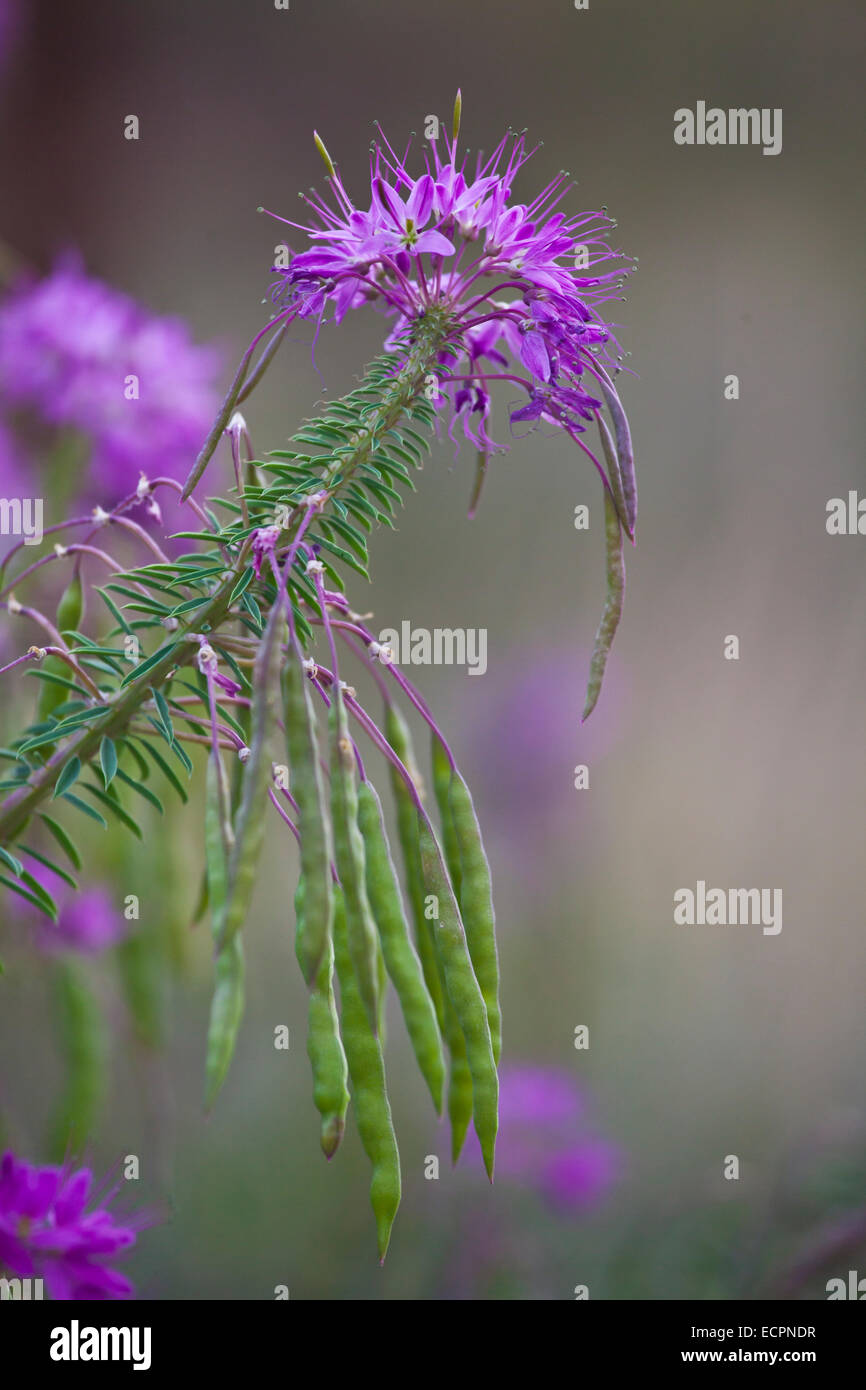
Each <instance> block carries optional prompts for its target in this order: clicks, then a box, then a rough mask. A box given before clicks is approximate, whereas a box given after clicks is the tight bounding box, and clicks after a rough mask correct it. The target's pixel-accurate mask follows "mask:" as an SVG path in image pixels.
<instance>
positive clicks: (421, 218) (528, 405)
mask: <svg viewBox="0 0 866 1390" xmlns="http://www.w3.org/2000/svg"><path fill="white" fill-rule="evenodd" d="M531 153H532V151H527V149H526V144H525V138H524V136H522V135H517V136H506V137H505V139H503V140H502V141H501V142H500V144H499V145H498V146H497V148H496V149H495V150H494V152H493V154H492V155H491V156H490V158H489V159H487V160H486V161H485V160H483V158H482V157H481V156H479V157H478V160H477V164H476V168H475V171H474V173H471V172H467V169H466V158H465V157H464V159H463V160H462V162H460V161H458V155H457V142H456V136H455V138H454V139H453V140H451V141H450V142H449V141H448V140H446V141H445V150H444V152H443V151H441V150H440V148H439V144H438V142H437V141H435V140H434V141H432V142H430V143H429V144H428V146H427V149H426V152H425V155H424V161H425V163H426V166H427V167H426V171H422V172H420V173H418V174H415V173H413V172H411V171H410V169H409V167H408V165H407V162H406V159H407V156H404V157H403V159H401V158H400V157H399V156H398V155H397V154H396V153H395V151H394V150H393V149H392V147H391V146H390V144H388V142H387V141H386V140H385V139H384V138H383V139H382V140H381V141H380V142H378V143H377V144H376V145H375V147H374V153H373V158H372V161H371V170H370V202H369V206H367V207H364V206H362V207H360V208H359V207H356V206H355V204H354V202H353V201H352V198H351V197H350V195H349V193H348V191H347V190H346V188H345V186H344V185H343V182H342V180H341V178H340V175H339V173H338V172H336V170H334V169H333V166H332V165H330V164H329V170H330V171H331V177H330V186H331V194H332V198H331V200H330V201H326V200H325V199H324V198H322V197H320V196H318V195H315V194H314V195H312V196H311V197H309V198H307V200H306V201H307V204H308V206H309V208H310V209H311V211H312V219H311V221H310V222H309V223H307V224H300V223H294V222H290V223H288V225H290V226H295V227H298V228H299V230H300V231H301V232H303V233H304V234H305V236H306V237H307V239H308V242H312V243H313V249H312V250H309V249H306V250H300V251H299V253H298V254H297V255H295V257H294V259H293V260H292V261H291V262H290V264H289V266H288V267H287V268H286V269H285V270H282V269H281V270H280V275H281V279H280V280H279V281H278V282H277V284H276V286H275V287H274V299H275V300H276V301H277V302H278V303H280V304H282V305H283V306H284V312H285V313H286V316H287V317H289V318H302V319H317V320H321V319H323V318H324V316H325V314H326V312H327V311H328V309H329V308H330V309H331V311H332V312H333V317H334V318H335V320H336V321H338V322H339V321H340V320H341V319H342V317H343V316H344V314H345V313H346V312H347V311H348V310H349V309H351V308H360V307H361V306H363V305H366V304H370V303H373V304H376V305H378V307H379V308H380V309H381V310H382V311H383V312H384V313H385V314H386V316H388V317H389V318H391V319H392V320H393V327H392V330H391V332H390V334H389V335H388V338H387V340H386V348H387V349H388V350H389V351H399V350H400V349H401V348H404V347H405V344H406V341H407V338H409V337H411V335H412V333H413V331H414V330H415V329H416V328H417V326H418V324H419V322H420V321H421V320H422V319H424V318H426V317H428V316H432V317H433V318H434V319H435V321H436V322H437V323H438V324H440V325H444V327H445V330H446V333H447V342H448V350H443V353H442V355H441V358H440V361H441V364H442V369H443V370H442V373H441V377H442V391H441V393H440V396H439V400H438V402H437V404H438V405H439V406H440V407H441V406H442V404H443V403H444V404H446V405H450V407H451V412H452V420H451V424H450V427H449V434H450V435H451V437H452V438H453V433H452V431H453V429H454V426H455V424H456V423H458V422H459V423H461V424H462V426H463V431H464V434H465V436H466V438H467V439H468V440H469V441H470V442H471V443H472V444H473V445H474V446H475V447H476V448H478V449H480V450H481V451H482V452H483V453H485V454H489V453H491V452H493V451H494V450H496V449H497V448H498V447H499V446H498V445H496V444H494V442H493V440H492V439H491V438H490V436H489V434H488V433H487V428H486V423H485V422H486V419H487V416H488V414H489V410H490V394H489V389H488V383H489V382H490V381H492V380H495V379H501V380H505V381H509V382H512V383H514V384H516V385H517V386H518V387H521V388H522V389H523V390H524V391H525V392H526V400H525V401H520V402H518V403H516V405H515V406H514V409H513V411H512V414H511V420H512V421H513V422H515V421H516V422H520V421H530V422H532V423H534V424H535V423H540V422H542V421H546V422H547V423H549V424H553V425H555V426H557V427H558V428H560V429H562V430H564V431H565V432H566V433H567V434H569V435H570V436H572V437H573V438H574V437H576V436H578V435H580V434H582V433H583V432H584V431H585V429H586V422H587V421H592V420H593V418H594V412H596V411H597V410H599V409H600V407H601V403H602V398H603V399H604V400H605V402H606V403H607V404H608V405H609V406H610V402H611V400H613V401H614V402H616V392H615V389H614V387H613V385H612V383H611V381H610V378H609V376H608V374H607V370H606V366H609V367H611V368H612V370H613V371H614V372H616V371H618V370H619V366H618V361H619V358H618V357H617V358H615V359H614V358H611V357H610V356H609V355H608V354H609V346H608V345H610V344H612V345H614V346H616V344H615V339H614V336H613V331H612V328H611V326H610V324H608V323H607V322H606V321H605V319H604V318H603V317H602V315H601V313H600V312H599V311H600V308H601V306H603V305H604V303H605V302H606V301H607V300H609V299H611V298H613V297H614V296H615V295H616V294H617V292H618V290H619V289H620V288H621V285H622V281H623V277H624V276H625V275H627V274H629V273H630V270H631V267H630V266H629V265H624V264H623V261H624V258H623V256H622V253H621V252H619V251H613V250H611V248H610V246H609V245H608V241H607V237H608V234H609V232H610V230H611V229H612V228H613V226H614V225H615V224H614V223H613V222H612V221H611V220H610V218H609V217H608V216H607V214H606V212H604V211H602V212H598V213H595V212H592V213H580V214H577V215H569V214H566V213H565V212H563V211H560V210H558V205H559V204H560V203H561V202H562V200H563V198H564V197H565V196H566V194H567V193H568V191H569V189H570V187H571V185H570V184H569V183H568V181H567V176H566V175H565V174H558V175H557V176H556V178H554V179H553V180H552V181H551V182H550V183H549V184H548V185H547V187H546V188H544V189H542V191H541V192H540V193H539V194H538V195H537V196H536V197H535V198H533V199H532V201H531V202H529V203H525V204H524V203H518V202H516V201H515V200H514V198H513V193H512V188H513V184H514V182H515V179H516V177H517V175H518V173H519V171H520V170H521V168H522V166H523V165H524V164H525V163H526V161H527V159H529V157H530V155H531ZM407 155H408V151H407ZM281 220H283V221H285V220H286V219H281ZM503 296H505V297H503ZM455 352H456V353H457V357H456V360H455ZM502 368H506V370H504V371H503V370H502ZM583 378H586V379H588V380H589V383H590V387H591V388H593V387H595V385H596V384H598V386H599V389H598V391H594V390H593V389H590V390H587V389H586V387H585V386H584V385H583V381H582V379H583ZM617 404H618V402H617ZM584 447H585V446H584ZM587 452H589V451H588V450H587ZM590 458H591V459H592V461H593V463H594V464H595V466H596V468H597V469H598V471H599V472H600V473H601V474H602V475H604V467H603V465H602V464H601V463H600V462H599V460H598V459H596V458H595V456H594V455H592V454H590ZM626 521H627V529H628V531H629V534H630V535H632V534H633V529H634V519H633V517H629V518H627V519H626Z"/></svg>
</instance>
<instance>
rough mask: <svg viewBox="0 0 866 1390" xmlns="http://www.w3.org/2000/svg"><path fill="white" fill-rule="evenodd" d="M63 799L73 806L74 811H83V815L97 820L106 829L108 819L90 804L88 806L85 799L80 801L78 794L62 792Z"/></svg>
mask: <svg viewBox="0 0 866 1390" xmlns="http://www.w3.org/2000/svg"><path fill="white" fill-rule="evenodd" d="M63 800H64V801H68V802H69V804H70V806H74V807H75V809H76V811H83V812H84V814H85V816H90V819H91V820H95V821H97V822H98V823H99V824H100V825H101V826H102V828H103V830H107V829H108V821H107V820H106V819H105V817H104V816H101V815H100V814H99V812H98V811H95V810H94V809H93V807H92V806H88V804H87V802H86V801H82V800H81V797H80V796H75V795H74V794H73V793H72V792H64V793H63Z"/></svg>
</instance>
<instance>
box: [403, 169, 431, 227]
mask: <svg viewBox="0 0 866 1390" xmlns="http://www.w3.org/2000/svg"><path fill="white" fill-rule="evenodd" d="M433 192H434V185H433V180H432V179H431V177H430V175H429V174H424V175H423V177H422V178H420V179H419V180H418V182H417V183H416V185H415V187H414V188H413V189H412V192H411V193H410V194H409V201H408V202H407V204H406V216H407V218H410V217H411V219H412V221H413V222H414V223H415V226H416V227H423V226H424V223H425V222H426V221H427V219H428V217H429V216H430V209H431V208H432V206H433Z"/></svg>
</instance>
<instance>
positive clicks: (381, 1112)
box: [334, 888, 401, 1261]
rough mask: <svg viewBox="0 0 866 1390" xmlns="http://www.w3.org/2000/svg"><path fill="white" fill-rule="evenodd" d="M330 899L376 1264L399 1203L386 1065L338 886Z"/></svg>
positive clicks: (381, 1257)
mask: <svg viewBox="0 0 866 1390" xmlns="http://www.w3.org/2000/svg"><path fill="white" fill-rule="evenodd" d="M334 898H335V901H334V954H335V958H336V963H337V977H338V979H339V981H340V1004H341V1012H342V1027H343V1046H344V1047H345V1050H346V1061H347V1063H348V1065H349V1076H350V1077H351V1080H352V1090H353V1100H354V1106H355V1118H356V1120H357V1123H358V1133H359V1134H360V1136H361V1143H362V1144H363V1146H364V1149H365V1151H366V1154H367V1157H368V1158H369V1160H370V1162H371V1163H372V1165H373V1178H372V1181H371V1183H370V1202H371V1204H372V1207H373V1214H374V1216H375V1218H376V1231H377V1236H378V1247H379V1260H380V1261H384V1259H385V1255H386V1253H387V1250H388V1242H389V1241H390V1239H391V1227H392V1226H393V1224H394V1217H395V1216H396V1215H397V1208H398V1207H399V1205H400V1192H401V1188H400V1155H399V1153H398V1151H397V1140H396V1137H395V1135H394V1126H393V1124H392V1121H391V1106H390V1105H389V1103H388V1093H387V1091H386V1089H385V1062H384V1059H383V1057H382V1049H381V1047H380V1046H379V1043H378V1040H377V1039H376V1036H375V1034H374V1033H373V1030H372V1028H371V1026H370V1019H369V1017H368V1014H367V1009H366V1006H365V1004H364V1002H363V1000H362V998H361V991H360V988H359V985H358V978H357V976H356V974H355V968H354V964H353V960H352V954H351V951H350V950H349V938H348V925H347V920H346V913H345V910H344V899H343V894H342V891H341V890H340V889H339V888H338V889H337V890H336V892H335V895H334Z"/></svg>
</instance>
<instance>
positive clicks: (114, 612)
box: [96, 589, 132, 637]
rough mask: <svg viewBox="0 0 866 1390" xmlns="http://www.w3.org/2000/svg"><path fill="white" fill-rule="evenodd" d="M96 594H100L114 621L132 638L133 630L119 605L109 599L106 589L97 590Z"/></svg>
mask: <svg viewBox="0 0 866 1390" xmlns="http://www.w3.org/2000/svg"><path fill="white" fill-rule="evenodd" d="M96 592H97V593H98V594H99V597H100V598H101V599H102V602H103V603H104V604H105V606H106V608H107V609H108V611H109V613H110V614H111V616H112V617H113V618H114V621H115V622H116V623H118V624H119V626H120V627H122V628H123V631H124V632H125V633H126V634H127V636H129V637H131V636H132V628H131V627H130V626H129V623H128V622H127V621H126V619H125V618H124V616H123V614H122V613H121V611H120V609H119V608H118V606H117V604H116V603H115V602H114V599H111V598H109V597H108V594H107V593H106V592H105V590H104V589H97V590H96Z"/></svg>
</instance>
